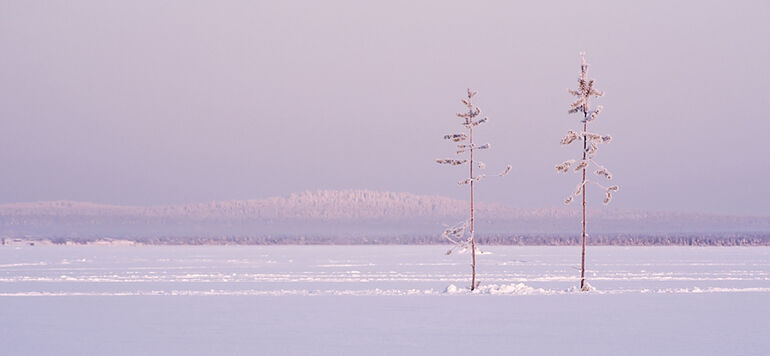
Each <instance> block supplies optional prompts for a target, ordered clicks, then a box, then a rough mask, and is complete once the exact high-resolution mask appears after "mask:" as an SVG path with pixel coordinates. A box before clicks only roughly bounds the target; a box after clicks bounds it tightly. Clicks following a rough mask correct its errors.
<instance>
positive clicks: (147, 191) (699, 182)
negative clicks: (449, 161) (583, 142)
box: [0, 0, 770, 214]
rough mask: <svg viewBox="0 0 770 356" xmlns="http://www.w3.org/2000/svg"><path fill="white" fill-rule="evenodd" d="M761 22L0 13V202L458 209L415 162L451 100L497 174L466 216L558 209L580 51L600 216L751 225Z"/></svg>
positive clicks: (614, 11) (680, 10) (497, 10)
mask: <svg viewBox="0 0 770 356" xmlns="http://www.w3.org/2000/svg"><path fill="white" fill-rule="evenodd" d="M768 18H770V3H769V2H767V1H743V2H739V3H729V4H728V3H727V2H724V1H719V2H717V1H685V2H675V3H674V2H669V1H648V2H633V3H632V2H610V1H606V2H605V1H581V2H575V1H551V2H527V3H518V2H506V1H462V2H454V1H432V2H426V1H387V2H379V3H377V4H373V3H372V2H363V1H271V2H267V1H257V2H254V1H228V2H210V1H206V2H203V1H182V0H177V1H124V2H107V1H3V2H0V165H2V173H0V203H2V202H17V201H38V200H59V199H67V200H83V201H95V202H104V203H115V204H161V203H180V202H198V201H211V200H229V199H247V198H263V197H268V196H274V195H284V194H288V193H291V192H294V191H302V190H306V189H311V190H314V189H319V188H324V189H342V188H369V189H378V190H390V191H407V192H413V193H418V194H438V195H444V196H450V197H459V198H464V197H465V194H466V191H465V190H464V189H462V188H459V187H457V186H456V185H455V182H456V181H458V180H460V179H461V178H462V175H463V173H464V170H462V169H451V168H448V167H441V166H438V165H436V164H435V163H433V159H435V158H439V157H444V156H451V154H452V152H453V148H452V145H451V144H450V143H448V142H445V141H444V140H442V139H441V137H442V136H443V135H444V134H446V133H450V132H453V131H456V130H458V129H460V126H459V125H458V123H459V121H458V120H457V118H455V117H454V113H455V112H456V111H459V110H462V105H461V104H460V102H459V99H460V97H461V96H462V95H463V93H464V91H465V88H466V87H469V86H470V87H472V88H474V89H477V90H479V92H480V94H479V97H478V103H479V105H480V106H481V108H482V110H483V111H484V113H485V114H486V115H488V116H489V117H490V123H489V124H488V125H487V126H486V127H483V128H481V129H479V130H478V132H477V137H478V139H479V140H481V141H488V142H491V143H492V145H493V149H492V150H491V151H489V152H484V153H483V158H482V160H484V161H486V162H487V165H488V166H489V167H490V171H497V169H498V167H502V166H503V165H504V164H505V163H506V162H508V163H511V164H513V165H514V172H513V174H512V175H510V176H509V177H508V178H507V179H505V180H498V181H492V180H489V181H487V182H485V184H484V185H481V186H480V188H479V191H478V199H480V200H483V201H494V202H500V203H505V204H509V205H512V206H517V207H548V206H554V205H559V204H560V202H561V201H562V200H563V198H564V196H565V195H567V194H568V192H570V191H571V190H572V189H573V188H574V186H575V184H576V183H577V176H571V177H564V176H558V175H557V174H556V172H555V170H554V169H553V166H554V165H555V164H556V163H559V162H561V161H563V160H565V159H568V158H575V157H577V155H578V152H577V151H576V148H577V146H574V147H568V148H564V147H560V146H559V139H560V138H561V137H562V136H563V135H564V133H566V131H567V130H569V129H576V128H577V127H578V125H577V124H578V123H577V119H576V118H575V117H573V116H570V115H567V113H566V111H567V108H568V104H569V103H570V101H571V99H572V98H571V97H570V96H569V95H568V94H567V92H566V89H567V88H571V87H573V86H574V85H575V78H576V76H577V72H578V64H579V57H578V52H580V51H586V52H587V59H588V61H589V63H591V64H592V66H591V69H590V74H591V76H592V77H594V78H596V79H597V86H598V87H599V89H602V90H605V91H606V92H607V95H606V96H605V97H604V98H601V99H600V100H599V101H600V103H601V104H602V105H604V107H605V111H604V112H603V114H602V116H601V117H600V118H599V119H598V120H597V122H596V123H595V125H593V127H594V128H595V130H596V131H599V132H601V133H609V134H612V135H613V137H614V140H613V142H612V143H611V144H609V145H607V146H606V147H604V148H602V150H601V151H600V152H599V155H598V157H597V159H598V160H600V161H601V162H602V163H604V164H605V165H606V166H607V167H609V168H610V169H611V170H613V172H614V175H615V180H616V183H617V184H619V185H621V189H622V190H621V191H620V192H619V193H618V194H617V195H616V198H615V200H614V201H613V204H614V205H615V206H616V207H619V208H630V209H651V210H684V211H707V212H720V213H737V214H767V213H768V212H770V185H768V184H767V182H768V181H770V158H769V157H770V139H769V137H768V134H769V133H770V120H768V108H767V104H768V102H770V66H768V63H770V41H768V38H770V24H769V23H770V21H767V19H768ZM490 173H491V172H490ZM594 193H597V195H594V196H592V197H591V199H593V201H594V202H596V203H599V200H601V195H599V194H598V192H594Z"/></svg>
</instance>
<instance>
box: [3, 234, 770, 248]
mask: <svg viewBox="0 0 770 356" xmlns="http://www.w3.org/2000/svg"><path fill="white" fill-rule="evenodd" d="M476 238H477V241H478V242H479V243H481V244H484V245H498V246H577V245H580V243H581V236H580V235H558V234H521V235H510V234H487V235H483V234H480V235H478V236H477V237H476ZM119 240H123V241H132V242H136V243H138V244H145V245H447V244H449V243H448V242H447V241H446V239H444V238H443V237H442V236H437V235H425V234H410V235H392V236H366V235H319V236H300V235H286V236H274V235H264V236H218V237H217V236H206V237H180V236H169V237H129V238H119V237H109V238H106V237H105V238H97V237H83V238H72V237H67V238H64V237H62V238H56V237H54V238H34V237H25V238H16V239H13V238H2V240H1V241H0V242H2V244H4V245H5V244H12V243H15V242H20V241H28V242H43V241H47V242H50V243H52V244H56V245H64V244H84V245H85V244H89V243H95V242H110V241H119ZM587 242H588V244H589V245H593V246H770V233H765V232H762V233H712V234H702V233H700V234H687V233H673V234H644V235H633V234H597V235H594V236H591V237H590V238H589V239H588V241H587Z"/></svg>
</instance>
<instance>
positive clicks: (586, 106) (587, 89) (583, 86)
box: [555, 53, 619, 291]
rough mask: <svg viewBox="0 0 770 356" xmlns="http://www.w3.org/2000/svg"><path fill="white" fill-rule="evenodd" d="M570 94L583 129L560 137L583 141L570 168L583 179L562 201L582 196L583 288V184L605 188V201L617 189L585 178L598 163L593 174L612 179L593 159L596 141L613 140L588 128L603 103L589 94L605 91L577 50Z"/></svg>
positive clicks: (565, 167) (565, 168)
mask: <svg viewBox="0 0 770 356" xmlns="http://www.w3.org/2000/svg"><path fill="white" fill-rule="evenodd" d="M568 91H569V93H570V94H572V95H574V96H576V97H577V99H576V100H575V101H574V102H572V104H571V105H570V108H569V111H568V112H569V113H570V114H574V113H580V114H583V117H582V118H581V120H580V122H581V123H583V131H581V132H575V131H573V130H569V131H568V132H567V135H566V136H564V137H563V138H562V139H561V144H562V145H569V144H571V143H572V142H574V141H582V142H583V153H582V159H581V160H580V161H577V162H578V163H577V165H575V168H574V169H573V170H574V171H575V172H578V171H580V172H582V175H583V179H582V181H581V182H580V184H578V186H577V188H575V191H574V194H571V195H570V196H569V197H567V198H566V199H565V200H564V204H569V203H571V202H572V200H573V198H574V197H578V196H581V197H582V200H583V221H582V225H583V233H582V246H583V248H582V253H581V261H580V289H581V290H583V291H587V290H590V286H589V285H588V283H586V281H585V271H586V236H587V235H586V186H587V185H588V183H594V184H596V185H597V186H599V187H601V189H602V190H604V204H609V202H610V201H611V200H612V194H613V193H614V192H616V191H618V189H619V188H618V186H617V185H613V186H610V187H605V186H604V185H602V184H599V183H598V182H592V181H589V180H588V179H586V170H587V169H588V168H589V166H590V165H591V164H593V165H595V166H597V168H598V169H597V170H596V171H594V173H596V175H598V176H600V177H603V178H604V179H607V180H611V179H612V173H610V171H609V170H607V168H605V167H604V166H602V165H599V164H598V163H596V161H595V160H594V156H595V155H596V153H597V151H598V150H599V145H600V144H604V143H608V142H610V141H611V140H612V137H610V136H608V135H600V134H597V133H593V132H588V123H589V122H592V121H594V120H596V118H597V117H598V116H599V114H600V113H601V111H602V109H603V107H602V106H601V105H599V106H596V107H595V108H593V109H592V108H591V98H592V97H595V98H598V97H600V96H603V95H604V92H601V91H599V90H597V89H596V88H594V80H593V79H588V64H587V63H586V60H585V53H580V77H578V88H577V90H572V89H569V90H568ZM575 162H576V160H569V161H565V162H562V163H560V164H557V165H556V167H555V168H556V171H557V172H559V173H567V172H569V170H570V166H572V165H573V164H574V163H575Z"/></svg>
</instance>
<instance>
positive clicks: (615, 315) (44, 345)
mask: <svg viewBox="0 0 770 356" xmlns="http://www.w3.org/2000/svg"><path fill="white" fill-rule="evenodd" d="M486 250H487V251H489V252H491V253H490V254H484V255H481V256H479V261H478V272H479V274H478V279H479V280H480V281H481V286H480V288H479V289H478V290H477V291H476V292H473V293H471V292H470V291H468V290H467V287H468V285H469V283H470V280H469V278H470V275H469V273H470V267H469V262H470V256H469V255H467V254H466V255H455V254H453V255H450V256H445V255H444V254H443V252H444V251H445V248H444V247H443V246H249V247H246V246H233V247H228V246H179V247H169V246H44V247H8V246H4V247H0V335H3V339H4V340H9V341H8V342H5V343H4V351H3V354H13V355H17V354H36V355H37V354H72V355H75V354H263V355H277V354H296V355H314V354H319V355H323V354H334V355H340V354H349V355H359V354H363V353H366V354H376V355H380V354H381V355H392V354H412V355H424V354H469V353H470V354H475V353H491V354H567V353H569V354H640V355H641V354H677V355H682V354H691V355H701V354H744V355H745V354H768V353H770V340H769V339H770V338H768V337H767V330H770V303H769V302H770V248H766V247H751V248H703V247H697V248H687V247H589V249H588V257H587V261H588V267H589V270H590V273H588V276H589V278H588V280H589V282H590V283H591V284H592V285H593V286H594V288H595V289H596V290H595V291H593V292H589V293H582V292H577V291H576V289H575V286H576V285H577V284H578V275H579V270H578V267H579V257H580V256H579V247H509V246H489V247H486Z"/></svg>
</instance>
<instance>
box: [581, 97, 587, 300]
mask: <svg viewBox="0 0 770 356" xmlns="http://www.w3.org/2000/svg"><path fill="white" fill-rule="evenodd" d="M583 116H584V117H586V118H587V117H588V113H587V112H586V111H585V110H584V111H583ZM586 131H588V122H587V121H586V122H583V132H586ZM587 148H588V140H586V137H585V134H584V135H583V161H585V160H586V149H587ZM586 168H587V167H583V183H582V184H583V252H582V254H581V258H580V290H583V288H584V286H585V281H586V188H588V187H587V184H586Z"/></svg>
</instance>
